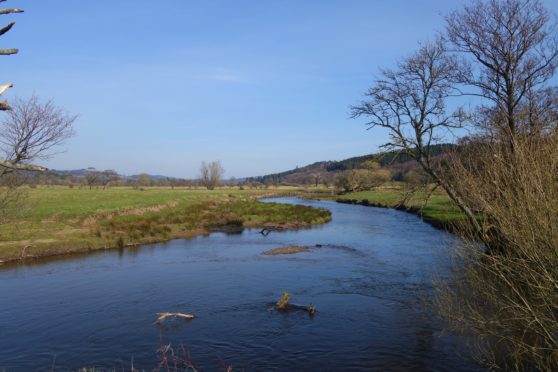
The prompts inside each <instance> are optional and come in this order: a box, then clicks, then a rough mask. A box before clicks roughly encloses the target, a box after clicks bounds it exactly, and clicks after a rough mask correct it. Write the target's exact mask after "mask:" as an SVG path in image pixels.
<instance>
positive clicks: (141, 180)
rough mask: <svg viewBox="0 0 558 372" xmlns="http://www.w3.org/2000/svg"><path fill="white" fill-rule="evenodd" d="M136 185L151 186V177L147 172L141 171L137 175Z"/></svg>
mask: <svg viewBox="0 0 558 372" xmlns="http://www.w3.org/2000/svg"><path fill="white" fill-rule="evenodd" d="M138 185H139V186H141V187H148V186H151V177H150V176H149V174H147V173H141V174H140V175H139V176H138Z"/></svg>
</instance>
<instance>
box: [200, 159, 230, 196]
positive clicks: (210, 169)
mask: <svg viewBox="0 0 558 372" xmlns="http://www.w3.org/2000/svg"><path fill="white" fill-rule="evenodd" d="M224 173H225V170H224V169H223V167H222V166H221V162H220V161H219V160H216V161H212V162H209V163H206V162H205V161H203V162H202V163H201V166H200V182H201V184H202V185H203V186H204V187H205V188H207V189H208V190H213V189H214V188H215V187H216V186H218V185H219V184H220V183H221V182H222V181H223V174H224Z"/></svg>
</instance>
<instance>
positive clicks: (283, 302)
mask: <svg viewBox="0 0 558 372" xmlns="http://www.w3.org/2000/svg"><path fill="white" fill-rule="evenodd" d="M290 299H291V294H290V293H289V292H283V294H282V295H281V298H280V299H279V301H277V303H276V304H275V308H276V309H277V310H279V311H289V310H302V311H306V312H308V314H309V315H314V314H315V313H316V307H315V306H314V305H312V304H310V306H308V307H306V306H301V305H293V304H290V303H289V300H290Z"/></svg>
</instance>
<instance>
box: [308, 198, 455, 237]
mask: <svg viewBox="0 0 558 372" xmlns="http://www.w3.org/2000/svg"><path fill="white" fill-rule="evenodd" d="M404 196H405V193H404V190H403V189H400V188H398V187H390V188H378V189H375V190H370V191H361V192H353V193H347V194H343V195H325V194H323V195H322V194H316V195H313V196H312V198H314V199H324V200H335V201H336V202H338V203H344V204H358V205H364V206H369V207H377V208H391V209H397V210H400V211H404V212H408V213H412V214H415V215H418V216H419V217H421V218H422V219H423V221H424V222H426V223H428V224H430V225H432V226H434V227H436V228H438V229H443V230H447V231H450V232H456V231H458V230H459V229H460V226H463V225H464V224H465V223H466V218H465V215H464V214H463V213H462V212H461V211H460V210H459V208H458V207H457V206H456V205H455V204H454V203H453V202H452V201H451V200H450V198H449V197H448V196H447V194H446V193H445V192H444V191H443V190H437V191H435V192H434V193H433V194H432V196H431V197H430V199H429V200H428V202H427V203H426V205H424V198H425V195H424V193H420V192H418V193H416V194H414V195H413V196H411V197H410V198H408V199H407V200H405V203H402V201H403V200H404Z"/></svg>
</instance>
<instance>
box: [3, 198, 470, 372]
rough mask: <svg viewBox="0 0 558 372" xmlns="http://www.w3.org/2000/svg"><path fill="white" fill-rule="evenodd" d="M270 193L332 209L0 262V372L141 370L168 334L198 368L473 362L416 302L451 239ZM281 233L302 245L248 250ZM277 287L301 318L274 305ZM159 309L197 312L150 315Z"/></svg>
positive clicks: (370, 211) (395, 219)
mask: <svg viewBox="0 0 558 372" xmlns="http://www.w3.org/2000/svg"><path fill="white" fill-rule="evenodd" d="M272 201H275V202H282V203H297V204H304V205H310V206H315V207H321V208H327V209H329V210H331V212H332V214H333V219H332V221H331V222H329V223H327V224H325V225H321V226H316V227H313V228H311V229H306V230H299V231H287V232H272V233H271V234H269V235H268V236H267V237H264V236H263V235H261V234H260V233H259V230H245V231H244V232H243V233H241V234H235V235H230V234H229V235H227V234H224V233H214V234H211V235H209V236H207V237H197V238H194V239H189V240H174V241H170V242H167V243H162V244H153V245H147V246H141V247H137V248H130V249H124V250H120V251H119V250H112V251H105V252H100V253H94V254H89V255H80V256H70V257H66V258H57V259H50V260H43V261H39V262H35V263H32V264H20V265H15V266H7V267H4V268H0V371H3V370H6V371H35V370H37V371H38V370H48V371H65V370H72V369H74V370H75V369H78V368H83V367H98V368H111V369H112V368H114V369H116V370H130V368H131V366H132V364H133V365H134V366H135V367H136V368H139V369H146V370H152V369H153V368H154V367H156V366H157V363H158V356H157V350H158V349H159V348H160V345H161V344H169V343H170V344H172V345H173V348H174V349H175V350H176V351H177V352H179V351H180V349H181V346H184V347H185V348H187V350H188V352H189V354H190V356H191V360H192V362H193V363H194V364H195V365H196V366H197V367H198V368H200V369H201V370H206V371H214V370H223V367H224V366H232V367H233V368H234V370H235V371H236V370H246V371H369V370H393V371H408V370H413V371H416V370H424V371H474V370H479V369H480V368H479V367H478V366H476V365H475V364H474V363H473V362H472V361H471V360H470V359H468V358H467V350H466V349H465V347H464V345H463V344H464V342H463V340H462V339H460V338H459V337H457V336H453V335H450V334H447V333H445V332H443V324H441V323H440V322H439V321H438V320H437V319H436V317H435V316H434V314H433V313H432V311H431V310H430V309H429V307H428V306H425V302H426V301H427V299H428V296H429V295H430V294H431V292H432V280H433V279H434V278H436V277H444V276H446V275H447V273H448V272H449V265H450V254H449V251H450V250H451V249H452V246H453V245H455V244H458V243H459V242H458V241H457V239H456V238H455V237H453V236H452V235H451V234H449V233H447V232H444V231H441V230H437V229H434V228H433V227H431V226H430V225H428V224H426V223H424V222H422V221H421V220H420V219H419V218H418V217H416V216H414V215H411V214H407V213H404V212H399V211H395V210H390V209H379V208H371V207H363V206H357V205H347V204H338V203H335V202H329V201H303V200H300V199H297V198H276V199H268V200H266V202H272ZM287 245H304V246H308V247H310V248H311V250H310V252H305V253H299V254H295V255H282V256H265V255H262V254H261V252H262V251H264V250H267V249H272V248H278V247H283V246H287ZM316 245H321V247H317V246H316ZM283 291H289V292H290V293H291V294H292V296H293V297H292V300H291V302H293V303H296V304H303V305H308V304H310V303H312V304H314V305H315V306H316V309H317V312H316V314H315V316H313V317H309V315H308V314H307V313H305V312H289V313H281V312H277V311H275V310H274V309H273V306H272V304H273V302H274V301H276V300H277V299H278V298H279V297H280V295H281V293H282V292H283ZM165 311H172V312H185V313H194V314H195V315H196V316H197V318H196V319H194V320H191V321H180V320H170V321H165V323H163V324H162V325H158V324H154V322H155V320H156V318H157V316H156V313H159V312H165Z"/></svg>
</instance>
